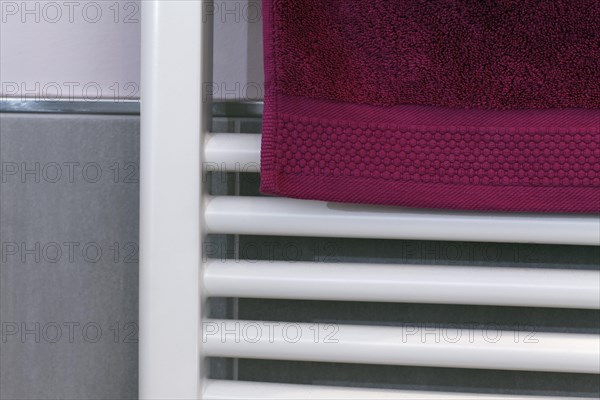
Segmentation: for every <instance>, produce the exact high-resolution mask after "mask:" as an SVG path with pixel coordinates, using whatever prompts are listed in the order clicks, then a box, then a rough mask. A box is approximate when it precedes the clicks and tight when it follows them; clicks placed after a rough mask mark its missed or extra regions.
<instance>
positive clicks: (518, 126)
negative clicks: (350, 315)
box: [261, 0, 600, 213]
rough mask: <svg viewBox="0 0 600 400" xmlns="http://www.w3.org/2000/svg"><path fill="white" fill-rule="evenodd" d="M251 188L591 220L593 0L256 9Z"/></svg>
mask: <svg viewBox="0 0 600 400" xmlns="http://www.w3.org/2000/svg"><path fill="white" fill-rule="evenodd" d="M263 21H264V47H265V89H266V90H265V111H264V118H263V142H262V153H261V191H262V192H263V193H266V194H274V195H280V196H288V197H295V198H303V199H318V200H327V201H339V202H354V203H369V204H384V205H397V206H406V207H420V208H442V209H464V210H498V211H532V212H580V213H597V212H600V1H587V0H556V1H552V2H550V1H539V0H537V1H533V0H520V1H518V0H497V1H491V0H487V1H485V0H439V1H428V0H427V1H424V0H397V1H386V0H370V1H362V0H331V1H321V0H264V1H263Z"/></svg>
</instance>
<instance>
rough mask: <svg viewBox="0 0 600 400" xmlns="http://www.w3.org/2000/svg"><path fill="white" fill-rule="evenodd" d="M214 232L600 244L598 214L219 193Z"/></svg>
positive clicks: (210, 217) (209, 213)
mask: <svg viewBox="0 0 600 400" xmlns="http://www.w3.org/2000/svg"><path fill="white" fill-rule="evenodd" d="M205 223H206V228H207V230H208V233H224V234H241V235H279V236H318V237H342V238H379V239H422V240H452V241H473V242H508V243H549V244H579V245H595V246H598V245H600V218H599V217H598V216H597V215H557V214H554V215H553V214H511V213H480V212H460V211H434V210H416V209H405V208H396V207H375V206H365V205H353V204H339V203H328V202H322V201H312V200H297V199H284V198H272V197H237V196H218V197H213V198H211V199H209V201H208V204H207V205H206V213H205Z"/></svg>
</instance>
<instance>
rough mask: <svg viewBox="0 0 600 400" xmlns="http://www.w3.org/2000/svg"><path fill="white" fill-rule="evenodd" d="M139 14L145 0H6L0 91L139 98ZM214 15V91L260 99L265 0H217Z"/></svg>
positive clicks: (35, 96) (0, 30)
mask: <svg viewBox="0 0 600 400" xmlns="http://www.w3.org/2000/svg"><path fill="white" fill-rule="evenodd" d="M179 1H184V0H179ZM140 14H141V10H140V0H135V1H130V0H114V1H105V0H101V1H56V2H53V1H31V0H30V1H9V0H1V1H0V21H1V24H0V82H1V84H0V99H7V98H13V99H19V100H56V99H58V98H60V99H62V100H73V99H84V100H86V101H90V102H91V101H96V100H99V99H103V100H113V101H114V100H118V99H121V100H123V99H138V98H139V96H140V87H139V82H140V22H141V15H140ZM213 17H214V21H215V52H214V54H215V56H214V57H215V66H216V68H215V73H214V88H215V90H214V95H215V98H216V99H223V100H260V99H262V94H263V89H262V85H263V78H262V46H261V24H262V19H261V4H260V1H257V0H240V1H235V0H223V1H216V2H215V7H214V12H213Z"/></svg>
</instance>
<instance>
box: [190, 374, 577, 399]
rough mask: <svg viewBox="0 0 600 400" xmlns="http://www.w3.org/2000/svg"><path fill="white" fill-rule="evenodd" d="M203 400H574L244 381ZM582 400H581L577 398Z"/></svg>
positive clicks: (219, 386)
mask: <svg viewBox="0 0 600 400" xmlns="http://www.w3.org/2000/svg"><path fill="white" fill-rule="evenodd" d="M202 398H203V399H205V400H241V399H244V400H282V399H296V400H306V399H315V400H317V399H318V400H387V399H389V400H392V399H397V400H469V399H478V400H574V399H577V398H574V397H557V396H552V397H542V396H511V395H499V394H482V393H460V392H454V393H452V392H422V391H412V390H389V389H370V388H360V387H339V386H318V385H292V384H285V383H262V382H247V381H246V382H244V381H226V380H212V379H209V380H207V381H206V383H205V386H204V393H203V396H202ZM579 399H581V398H579Z"/></svg>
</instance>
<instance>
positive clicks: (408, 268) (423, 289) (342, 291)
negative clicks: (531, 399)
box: [204, 259, 600, 309]
mask: <svg viewBox="0 0 600 400" xmlns="http://www.w3.org/2000/svg"><path fill="white" fill-rule="evenodd" d="M204 271H205V272H204V288H205V294H206V295H207V296H212V297H249V298H271V299H303V300H338V301H381V302H411V303H441V304H477V305H499V306H526V307H561V308H588V309H600V271H589V270H560V269H546V268H495V267H458V266H431V265H385V264H358V263H314V262H285V261H276V262H272V261H247V260H243V261H241V260H217V259H214V260H210V261H209V262H208V263H207V264H206V266H205V270H204Z"/></svg>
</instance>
